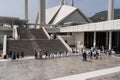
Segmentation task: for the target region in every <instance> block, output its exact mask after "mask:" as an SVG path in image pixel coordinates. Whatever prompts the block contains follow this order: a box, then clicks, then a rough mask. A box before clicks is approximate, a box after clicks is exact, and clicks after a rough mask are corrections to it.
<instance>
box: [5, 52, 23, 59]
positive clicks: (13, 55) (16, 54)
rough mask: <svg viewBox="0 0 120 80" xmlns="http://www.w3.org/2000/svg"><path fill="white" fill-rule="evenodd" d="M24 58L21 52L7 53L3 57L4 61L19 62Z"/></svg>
mask: <svg viewBox="0 0 120 80" xmlns="http://www.w3.org/2000/svg"><path fill="white" fill-rule="evenodd" d="M22 58H24V52H23V51H9V53H8V54H7V55H5V56H4V59H11V60H19V59H22Z"/></svg>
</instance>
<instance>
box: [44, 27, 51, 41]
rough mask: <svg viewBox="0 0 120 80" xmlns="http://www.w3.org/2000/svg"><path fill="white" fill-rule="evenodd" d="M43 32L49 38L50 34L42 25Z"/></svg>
mask: <svg viewBox="0 0 120 80" xmlns="http://www.w3.org/2000/svg"><path fill="white" fill-rule="evenodd" d="M42 29H43V31H44V33H45V34H46V36H47V37H48V39H50V35H49V34H48V32H47V31H46V29H45V28H44V27H42Z"/></svg>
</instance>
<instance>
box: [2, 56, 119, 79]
mask: <svg viewBox="0 0 120 80" xmlns="http://www.w3.org/2000/svg"><path fill="white" fill-rule="evenodd" d="M117 66H120V58H119V57H115V56H103V57H102V59H98V60H94V61H93V62H92V63H91V62H89V61H87V62H84V61H82V57H81V56H71V57H62V58H55V59H44V60H34V59H29V60H19V61H4V62H0V80H50V79H56V78H59V77H65V76H71V75H76V74H82V73H87V72H91V71H97V70H101V69H107V68H112V67H117ZM119 74H120V72H118V73H113V74H110V75H105V76H103V77H102V78H101V77H95V78H92V79H89V80H120V77H119ZM116 76H117V78H116Z"/></svg>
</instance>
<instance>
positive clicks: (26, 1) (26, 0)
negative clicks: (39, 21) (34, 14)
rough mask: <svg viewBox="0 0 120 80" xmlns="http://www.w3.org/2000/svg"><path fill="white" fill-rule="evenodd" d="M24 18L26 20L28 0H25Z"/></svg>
mask: <svg viewBox="0 0 120 80" xmlns="http://www.w3.org/2000/svg"><path fill="white" fill-rule="evenodd" d="M25 20H28V0H25Z"/></svg>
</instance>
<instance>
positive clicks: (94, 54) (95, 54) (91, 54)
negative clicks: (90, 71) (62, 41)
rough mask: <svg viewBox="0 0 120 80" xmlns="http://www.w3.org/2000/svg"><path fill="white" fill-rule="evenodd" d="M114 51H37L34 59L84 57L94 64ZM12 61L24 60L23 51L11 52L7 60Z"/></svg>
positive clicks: (84, 59) (83, 58)
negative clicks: (94, 60)
mask: <svg viewBox="0 0 120 80" xmlns="http://www.w3.org/2000/svg"><path fill="white" fill-rule="evenodd" d="M112 53H113V52H112V50H100V49H81V50H79V51H77V50H72V51H61V52H60V51H57V52H48V51H44V52H43V51H42V50H41V49H35V51H34V57H35V59H48V58H60V57H68V56H82V60H83V61H90V62H92V60H93V59H102V56H103V54H105V55H111V54H112ZM7 58H8V59H11V60H19V59H22V58H24V52H23V51H10V52H9V53H8V54H7V56H5V59H7Z"/></svg>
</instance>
